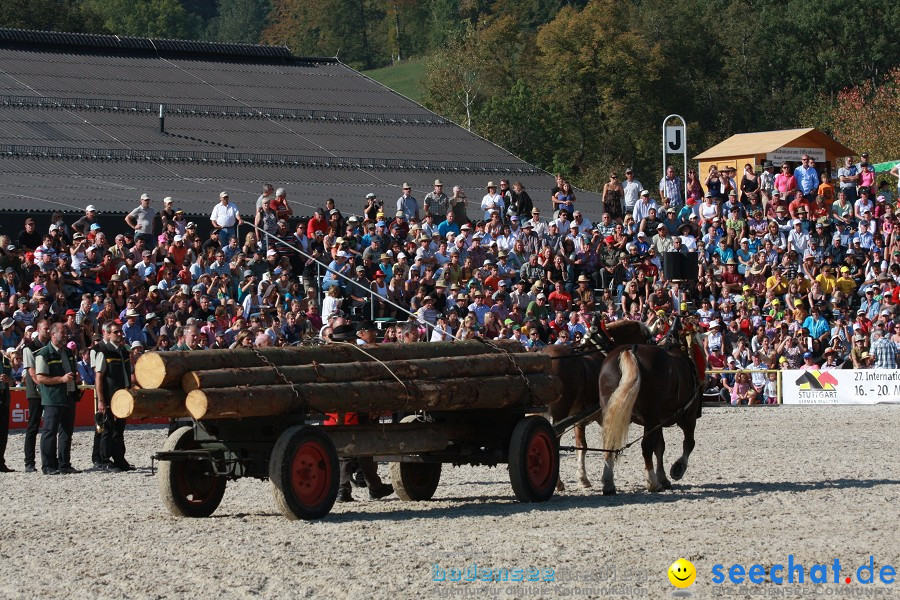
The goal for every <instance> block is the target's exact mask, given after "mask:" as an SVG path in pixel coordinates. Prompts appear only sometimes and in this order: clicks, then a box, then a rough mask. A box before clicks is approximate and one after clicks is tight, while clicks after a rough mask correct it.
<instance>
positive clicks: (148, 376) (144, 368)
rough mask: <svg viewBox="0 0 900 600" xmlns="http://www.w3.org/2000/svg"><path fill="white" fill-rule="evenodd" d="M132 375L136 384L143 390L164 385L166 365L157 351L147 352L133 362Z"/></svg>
mask: <svg viewBox="0 0 900 600" xmlns="http://www.w3.org/2000/svg"><path fill="white" fill-rule="evenodd" d="M134 375H135V378H136V379H137V382H138V385H139V386H141V387H142V388H144V389H145V390H155V389H157V388H161V387H164V383H165V378H166V365H165V363H164V362H163V359H162V357H161V356H160V354H159V353H157V352H147V353H146V354H144V355H142V356H141V357H140V358H139V359H138V361H137V363H136V364H135V369H134Z"/></svg>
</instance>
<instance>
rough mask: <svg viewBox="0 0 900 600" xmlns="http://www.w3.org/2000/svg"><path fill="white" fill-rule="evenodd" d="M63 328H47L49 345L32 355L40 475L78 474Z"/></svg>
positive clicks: (71, 359) (71, 371)
mask: <svg viewBox="0 0 900 600" xmlns="http://www.w3.org/2000/svg"><path fill="white" fill-rule="evenodd" d="M66 337H67V333H66V327H65V325H63V324H62V323H54V324H53V326H52V327H50V343H49V344H47V345H46V346H44V347H43V348H41V349H40V350H38V351H37V353H35V355H34V371H35V381H36V382H37V384H38V388H39V389H40V392H41V404H42V405H43V407H44V427H43V429H41V470H42V471H43V472H44V475H60V474H63V475H69V474H72V473H80V472H81V471H79V470H78V469H75V468H73V467H72V461H71V451H72V433H73V432H74V431H75V397H76V394H77V393H78V386H77V383H76V381H75V372H76V361H75V355H74V354H72V351H71V350H69V349H68V348H66Z"/></svg>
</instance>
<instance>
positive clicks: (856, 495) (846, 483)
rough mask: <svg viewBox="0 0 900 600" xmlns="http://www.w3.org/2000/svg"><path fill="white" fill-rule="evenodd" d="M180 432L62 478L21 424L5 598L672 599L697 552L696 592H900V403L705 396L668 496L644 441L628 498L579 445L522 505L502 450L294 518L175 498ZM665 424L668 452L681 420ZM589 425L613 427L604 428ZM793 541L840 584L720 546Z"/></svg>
mask: <svg viewBox="0 0 900 600" xmlns="http://www.w3.org/2000/svg"><path fill="white" fill-rule="evenodd" d="M637 431H638V430H637V429H636V428H635V427H632V432H631V437H633V436H635V435H637ZM165 433H166V432H165V430H164V429H160V428H146V427H145V428H142V429H140V430H137V429H135V430H131V431H129V433H128V444H129V455H130V458H131V460H132V462H135V463H136V464H137V465H139V466H141V467H143V468H142V469H140V470H139V471H137V472H134V473H127V474H121V475H110V474H95V473H85V474H81V475H71V476H59V477H45V476H41V475H36V474H30V475H26V474H25V473H23V472H21V468H22V464H21V458H20V457H21V449H22V434H21V433H15V434H12V435H11V436H10V444H9V449H8V450H7V454H6V456H7V461H8V462H9V463H10V464H11V465H12V466H13V467H15V468H17V469H19V472H17V473H12V474H8V475H2V476H0V597H2V598H183V597H190V598H247V597H262V598H361V599H370V598H371V599H380V598H385V599H390V600H398V599H403V598H433V597H471V598H561V597H571V598H607V597H610V598H616V597H619V598H622V597H624V598H664V597H671V593H672V592H673V591H674V590H675V588H674V587H672V585H671V584H670V583H669V581H668V578H667V576H666V570H667V569H668V567H669V565H670V564H671V563H672V562H673V561H674V560H676V559H677V558H679V557H685V558H687V559H689V560H690V561H692V562H693V563H694V565H695V566H696V569H697V572H698V574H697V580H696V583H695V584H694V585H693V587H691V588H690V589H689V590H688V591H690V592H693V596H694V597H695V598H710V597H730V598H758V597H760V596H763V595H765V596H766V597H771V596H773V595H776V594H777V595H778V596H776V597H781V596H785V595H792V596H794V597H797V596H800V595H801V594H802V595H804V596H806V597H824V596H833V595H837V594H847V593H855V594H857V596H855V597H881V598H900V582H898V583H894V584H892V585H888V586H884V585H862V584H860V583H858V582H857V581H856V568H857V567H859V566H860V565H861V564H863V563H867V562H868V559H869V556H870V555H871V556H874V563H875V567H876V578H877V569H878V568H879V567H880V566H882V565H892V566H893V567H894V568H895V569H897V570H898V571H900V536H898V534H897V529H898V524H900V519H898V514H900V462H898V460H897V447H898V441H900V407H896V406H894V407H888V406H875V407H813V406H806V407H780V408H775V409H772V408H769V409H767V408H759V409H755V410H752V409H731V408H707V409H705V410H704V416H703V418H702V419H701V421H700V423H699V425H698V433H697V450H696V451H695V452H694V454H693V455H692V457H691V458H692V460H691V462H690V466H689V468H688V471H687V474H686V476H685V479H683V480H682V482H680V483H678V482H676V484H675V485H676V487H675V489H673V490H671V491H668V492H664V493H661V494H656V495H651V494H649V493H647V492H646V491H645V490H644V489H643V488H642V483H643V474H642V471H641V466H642V460H641V458H640V452H639V447H635V448H633V449H632V450H630V451H629V452H628V453H627V454H626V455H625V456H624V457H623V458H622V459H621V460H620V463H619V467H618V472H617V475H618V476H617V484H618V487H619V495H617V496H615V497H603V496H601V495H600V494H599V485H600V473H601V462H600V460H599V457H589V459H590V458H593V460H589V462H588V469H589V470H588V474H589V476H590V477H591V478H592V481H593V482H594V484H595V486H596V487H595V488H594V489H591V490H581V489H578V488H577V487H576V483H575V474H574V467H575V464H574V463H575V461H574V456H573V455H571V454H563V465H562V468H563V477H564V480H565V481H566V484H567V486H568V488H569V491H567V492H566V493H564V494H563V495H558V496H555V497H554V498H553V499H552V500H551V501H550V502H547V503H546V504H540V505H528V504H519V503H517V502H516V501H515V500H514V497H513V494H512V489H511V487H510V485H509V479H508V474H507V472H506V468H505V466H503V467H500V468H494V469H489V468H471V467H463V468H456V469H452V468H445V470H444V477H443V479H442V482H441V485H440V487H439V488H438V491H437V494H436V499H435V500H434V501H432V502H427V503H406V502H402V501H400V500H398V499H397V498H396V497H395V496H392V497H390V498H389V499H387V500H381V501H370V500H368V496H367V494H366V492H365V490H354V495H355V496H356V498H357V499H364V500H362V501H359V502H355V503H353V504H352V505H348V504H338V505H336V506H335V508H334V510H333V511H332V513H331V514H330V515H329V516H328V517H327V518H325V519H324V520H320V521H317V522H302V521H301V522H291V521H287V520H286V519H284V518H283V517H282V516H281V515H280V514H279V513H278V512H277V511H276V509H275V506H274V502H273V499H272V496H271V493H270V491H269V486H268V483H267V482H260V481H257V480H242V481H239V482H236V483H235V482H232V483H229V486H228V489H227V491H226V493H225V499H224V501H223V503H222V505H221V506H220V507H219V509H218V510H217V511H216V513H215V515H214V516H213V517H212V518H210V519H199V520H190V519H176V518H174V517H172V516H170V515H169V514H168V513H167V512H166V511H165V510H164V509H163V507H162V505H161V503H160V500H159V496H158V492H157V486H156V480H155V478H152V477H149V476H148V473H149V465H150V455H151V453H153V452H154V451H156V450H158V449H160V448H161V446H162V444H163V438H164V436H165ZM666 433H667V438H668V440H667V441H668V452H667V454H666V463H667V465H670V464H671V463H672V461H674V460H675V458H677V456H678V455H679V454H680V448H681V434H680V432H678V431H677V430H672V429H667V430H666ZM570 437H571V436H570ZM589 442H590V443H591V444H594V445H599V429H597V428H596V426H594V427H593V429H591V430H589ZM90 443H91V434H90V432H87V431H81V432H78V433H77V434H76V437H75V444H74V448H73V456H74V457H75V461H74V462H75V466H76V467H79V468H84V467H87V466H89V464H88V457H89V455H90ZM564 443H571V439H569V440H567V441H565V440H564ZM667 470H668V468H667ZM380 472H381V473H382V475H384V474H385V473H386V472H387V468H386V467H385V466H382V467H381V468H380ZM789 554H793V555H794V560H795V562H799V563H801V564H803V565H804V566H805V567H806V569H807V577H809V569H810V568H811V567H812V565H813V564H815V563H825V564H828V565H829V571H828V577H829V581H831V577H832V576H833V575H832V571H831V568H830V567H831V565H832V564H833V562H834V559H835V558H837V559H840V562H841V565H842V569H843V570H842V571H841V583H840V584H829V585H827V586H818V587H817V586H815V585H813V584H810V583H809V581H808V579H807V580H806V583H805V585H803V586H796V585H794V586H789V585H787V584H784V585H783V586H781V587H779V586H776V585H774V584H771V583H765V584H762V585H755V584H751V585H749V586H739V585H735V584H731V583H728V582H727V580H726V583H725V584H722V585H716V584H714V583H713V582H712V581H711V580H712V569H713V565H715V564H717V563H719V564H723V565H725V567H724V568H725V570H726V572H727V569H728V568H729V567H730V566H731V565H732V564H734V563H740V564H743V565H745V566H749V565H751V564H754V563H759V564H761V565H763V566H764V567H765V568H766V569H767V570H768V568H769V567H771V566H772V565H773V564H776V563H786V562H787V560H788V555H789ZM473 563H474V564H477V567H478V569H482V570H483V569H484V568H485V567H487V568H506V569H509V570H510V571H513V570H514V569H517V568H529V567H536V568H538V569H540V577H541V578H549V573H548V571H547V570H549V569H553V570H554V571H553V580H554V581H552V582H546V583H514V582H505V583H485V582H477V583H461V582H450V581H443V582H436V581H434V578H435V573H438V574H440V570H441V569H443V570H444V571H445V573H446V576H447V577H448V578H449V574H450V570H451V569H452V568H458V569H466V568H470V569H471V567H472V565H473ZM435 565H437V569H436V567H435ZM847 574H851V575H852V576H853V581H852V583H851V584H846V583H844V581H843V578H844V576H845V575H847ZM794 590H796V591H794ZM789 592H792V593H791V594H788V593H789ZM860 593H865V594H867V595H866V596H859V594H860ZM873 594H874V595H873Z"/></svg>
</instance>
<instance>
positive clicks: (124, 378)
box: [94, 323, 134, 472]
mask: <svg viewBox="0 0 900 600" xmlns="http://www.w3.org/2000/svg"><path fill="white" fill-rule="evenodd" d="M123 339H124V338H123V336H122V326H121V325H119V324H118V323H112V324H111V325H110V326H109V338H108V340H107V342H106V343H105V344H103V345H102V346H101V347H100V348H99V351H98V353H97V359H96V363H95V365H94V370H95V371H96V372H97V379H96V382H95V384H94V391H95V393H96V394H97V411H98V412H100V413H105V414H106V427H105V428H104V430H103V433H102V435H101V439H100V462H101V468H104V466H105V465H108V464H109V462H110V461H112V466H106V467H105V468H107V469H108V470H110V471H112V472H121V471H133V470H134V467H133V466H132V465H130V464H129V463H128V461H127V460H125V419H119V418H118V417H116V416H115V415H113V414H112V408H111V406H110V404H111V401H112V397H113V394H115V393H116V392H118V391H119V390H124V389H127V388H129V387H131V372H132V371H131V353H130V352H129V351H128V347H127V346H126V345H125V344H124V343H123Z"/></svg>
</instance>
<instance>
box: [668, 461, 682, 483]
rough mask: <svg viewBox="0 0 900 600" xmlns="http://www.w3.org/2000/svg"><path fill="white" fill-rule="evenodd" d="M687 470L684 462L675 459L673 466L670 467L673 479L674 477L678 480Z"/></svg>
mask: <svg viewBox="0 0 900 600" xmlns="http://www.w3.org/2000/svg"><path fill="white" fill-rule="evenodd" d="M685 470H686V469H685V467H684V463H683V462H681V461H675V463H674V464H673V465H672V468H671V469H669V475H671V476H672V479H674V480H675V481H678V480H679V479H681V478H682V477H684V472H685Z"/></svg>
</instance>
